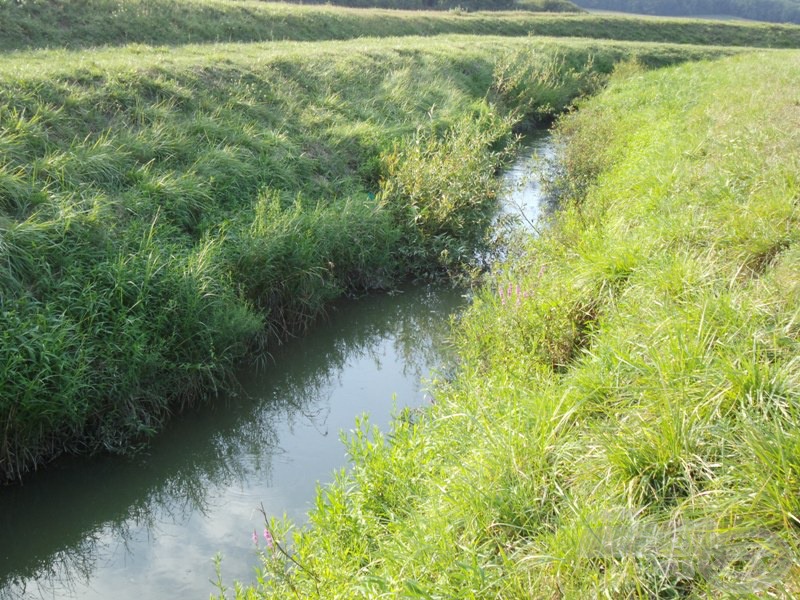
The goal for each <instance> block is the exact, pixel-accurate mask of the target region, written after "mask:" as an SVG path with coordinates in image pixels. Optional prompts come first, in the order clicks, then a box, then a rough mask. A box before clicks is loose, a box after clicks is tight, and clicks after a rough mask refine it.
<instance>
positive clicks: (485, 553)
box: [223, 53, 800, 598]
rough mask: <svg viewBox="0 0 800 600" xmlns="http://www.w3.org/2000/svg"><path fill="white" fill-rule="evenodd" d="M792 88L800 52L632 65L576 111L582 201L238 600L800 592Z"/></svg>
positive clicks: (534, 248) (365, 433)
mask: <svg viewBox="0 0 800 600" xmlns="http://www.w3.org/2000/svg"><path fill="white" fill-rule="evenodd" d="M799 82H800V63H798V60H797V56H796V55H795V54H794V53H780V54H763V53H762V54H754V55H747V56H738V57H733V58H727V59H724V60H720V61H718V62H702V63H693V64H687V65H682V66H679V67H675V68H670V69H664V70H659V71H652V72H645V71H644V70H642V69H641V68H638V67H637V66H636V65H626V66H625V67H624V68H621V69H619V70H618V72H617V74H616V75H615V76H614V78H613V79H612V83H611V84H610V85H609V86H608V88H607V89H605V90H604V91H603V92H601V93H600V94H599V95H598V96H597V97H596V98H593V99H590V100H588V101H585V102H582V103H581V105H580V108H579V110H577V111H575V112H574V113H572V114H571V115H569V116H568V117H566V118H564V119H563V121H562V122H561V124H560V125H559V131H561V132H562V135H563V136H564V142H565V143H566V147H567V154H566V156H567V158H568V162H567V173H566V178H567V180H569V179H570V178H571V177H572V176H573V175H575V176H577V177H578V180H579V182H580V185H576V186H570V185H567V186H564V188H563V189H566V190H574V195H573V196H572V197H565V198H564V200H563V209H562V211H561V212H560V213H559V214H558V216H556V217H555V218H554V220H553V223H552V224H551V227H550V228H549V230H548V232H547V233H545V234H544V235H543V236H542V237H541V238H540V239H538V240H530V241H529V242H528V244H527V245H526V246H525V247H524V248H519V249H517V250H518V251H517V252H516V253H515V257H514V258H511V259H510V262H509V263H508V264H505V265H503V267H502V269H498V270H497V271H496V273H495V275H494V277H493V279H492V281H491V282H490V283H489V284H488V285H487V286H486V288H485V289H484V291H483V292H482V293H481V294H480V296H479V297H478V298H477V300H476V301H475V303H474V306H473V307H472V309H471V311H470V313H469V314H468V315H467V317H466V318H465V319H464V320H463V321H462V322H461V323H460V324H459V325H458V329H457V331H458V349H459V354H460V357H461V361H460V366H459V371H458V374H457V375H456V376H455V378H454V379H452V380H450V381H440V382H438V383H437V386H436V388H435V391H434V397H435V401H434V404H433V405H432V406H431V407H430V408H429V410H427V411H425V412H424V413H423V414H416V413H415V414H413V415H412V414H409V413H404V414H401V415H400V416H399V418H398V419H397V420H396V421H395V423H394V424H393V426H392V429H391V431H389V432H386V433H381V432H380V431H377V430H374V429H372V428H370V426H369V425H368V423H366V422H365V421H359V422H358V423H357V424H356V428H355V430H354V431H353V432H351V434H350V435H349V436H348V437H347V448H348V451H349V453H350V456H351V458H352V461H353V467H352V471H351V472H349V473H341V474H340V475H339V476H338V478H337V480H336V482H335V483H334V484H333V485H331V486H330V487H329V488H325V489H323V490H320V493H319V495H318V500H317V504H316V507H315V509H314V511H312V513H311V516H310V524H309V525H308V526H307V527H304V528H302V529H297V528H295V527H293V526H292V525H291V524H290V523H287V522H284V521H282V520H281V519H280V518H272V519H271V520H269V521H268V523H267V526H268V527H269V528H270V529H271V531H272V534H273V536H274V537H275V539H276V540H277V541H278V543H279V546H274V547H273V548H272V549H264V550H263V551H262V561H263V564H262V568H263V570H262V576H261V577H259V579H258V583H257V584H255V585H254V586H252V587H249V588H244V589H241V588H240V589H237V590H236V591H235V592H234V594H233V595H235V596H236V597H247V598H268V597H269V598H271V597H284V596H290V597H292V596H295V597H303V598H317V597H320V598H375V597H411V598H453V597H457V598H487V597H492V598H541V597H553V596H557V597H567V598H585V597H609V598H683V597H685V598H706V597H785V598H792V597H796V596H797V593H798V585H799V584H798V580H797V561H798V556H799V555H798V546H799V544H798V542H800V537H799V536H798V521H797V519H798V510H800V508H799V507H798V506H797V504H798V503H797V493H796V491H797V490H796V487H797V476H798V436H797V430H798V425H799V424H800V423H799V422H798V400H799V399H800V379H799V378H798V373H800V371H798V350H799V349H800V348H799V347H798V340H799V339H800V338H798V323H800V321H799V320H798V317H800V313H799V312H798V311H799V310H800V309H799V308H798V307H799V306H800V303H798V300H800V297H799V296H798V292H799V290H800V287H798V277H797V273H798V272H800V262H798V261H799V260H800V252H798V247H799V246H798V245H799V244H800V227H798V225H800V223H799V221H798V219H799V218H800V213H798V208H799V207H798V200H797V199H798V191H800V180H798V175H797V174H798V169H797V166H798V157H800V136H799V135H798V129H797V127H796V126H795V125H796V119H797V111H796V106H795V96H794V94H793V93H792V92H791V90H793V89H795V88H796V87H797V85H798V83H799ZM598 140H599V141H601V142H602V152H601V153H600V155H599V156H596V155H595V153H594V152H593V151H592V149H593V148H594V149H597V148H599V146H598V144H597V141H598ZM290 540H291V541H290ZM287 554H290V555H291V560H289V559H288V558H287ZM223 567H224V564H223ZM223 572H224V568H223Z"/></svg>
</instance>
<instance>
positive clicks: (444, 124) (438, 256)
mask: <svg viewBox="0 0 800 600" xmlns="http://www.w3.org/2000/svg"><path fill="white" fill-rule="evenodd" d="M107 6H110V5H109V4H103V3H102V2H101V0H97V3H95V4H91V3H88V2H79V3H50V2H34V1H31V2H27V3H22V4H21V5H17V4H16V3H9V2H6V3H2V4H0V16H2V18H0V23H2V27H4V30H3V36H2V40H3V43H4V44H6V45H5V46H3V47H2V49H3V51H4V55H3V61H2V62H0V383H2V388H1V389H2V391H1V392H0V480H3V481H11V480H18V479H20V478H23V477H24V476H25V475H26V474H27V473H28V472H29V471H31V470H33V469H36V468H39V467H41V466H42V465H44V464H45V463H47V462H48V461H51V460H52V459H54V458H55V457H57V456H59V455H62V454H65V453H78V454H80V453H93V452H120V453H125V452H129V451H131V450H133V449H136V448H138V447H142V446H143V445H145V444H146V443H147V440H148V439H149V438H150V437H152V436H153V435H154V434H155V433H157V432H158V431H159V430H160V429H161V428H162V426H163V424H164V423H165V422H166V421H167V419H169V418H170V417H171V416H172V415H174V414H176V413H179V412H180V411H181V410H183V409H185V408H186V407H188V406H191V405H194V404H196V403H198V402H206V401H211V400H217V399H218V398H219V397H221V396H222V397H224V394H225V393H227V392H230V391H231V390H235V388H236V381H235V373H236V369H237V368H238V366H240V365H241V364H242V362H243V361H249V362H256V363H258V364H260V365H261V366H262V367H264V368H269V349H270V348H271V347H274V345H275V344H279V343H280V342H281V340H284V339H285V338H286V337H287V336H289V335H300V334H302V333H303V332H305V331H306V330H307V329H308V328H309V327H311V326H313V324H314V322H315V320H316V319H318V318H319V317H320V316H321V315H324V312H325V307H326V306H327V304H328V303H329V302H330V301H331V300H333V299H334V298H336V297H339V296H341V295H345V294H350V295H358V294H362V293H366V292H368V291H371V290H385V289H391V288H393V287H394V286H395V285H397V283H398V282H400V281H403V280H407V279H434V278H442V277H451V278H452V277H458V276H461V275H464V274H469V273H473V272H474V271H475V270H476V269H477V268H479V267H480V266H481V265H476V264H475V262H474V259H475V257H476V256H480V251H481V250H484V249H486V248H487V245H488V244H490V240H489V238H487V236H486V232H487V228H488V226H489V223H490V222H491V220H492V217H493V214H494V210H495V209H496V203H497V195H498V191H499V185H500V184H499V182H498V180H497V178H496V177H495V175H496V174H497V172H498V171H499V170H500V169H502V167H503V165H504V164H505V163H506V161H507V160H508V159H509V158H510V156H511V155H512V154H513V153H514V152H515V150H516V148H517V146H516V144H517V140H516V134H517V133H519V132H524V131H526V130H528V129H530V128H533V127H536V126H542V125H545V124H550V123H552V122H553V121H554V120H557V122H558V125H557V131H558V135H559V136H561V138H560V139H561V140H562V141H563V143H562V145H563V155H562V162H561V163H560V170H558V171H556V172H554V176H553V180H552V182H551V185H552V188H553V190H554V191H557V192H558V194H559V195H560V197H561V203H562V204H561V210H560V211H559V212H558V213H557V216H556V217H554V219H553V222H552V224H551V225H550V227H549V230H548V232H547V233H546V235H544V236H542V237H541V238H539V239H535V240H534V239H526V240H522V239H520V240H519V241H518V242H517V244H516V246H514V250H515V251H514V253H513V254H512V256H511V257H510V258H509V260H508V262H507V263H506V264H504V265H502V266H500V267H498V268H496V269H495V270H493V272H492V274H491V275H489V276H488V277H489V279H488V281H487V282H486V283H485V285H484V287H483V288H482V291H480V292H477V297H476V300H475V302H474V306H473V307H472V308H471V310H470V312H469V313H468V315H467V316H466V317H465V318H464V319H463V321H462V322H460V323H459V324H458V326H457V328H456V330H455V331H456V333H455V335H456V338H457V339H456V344H457V347H458V350H459V355H460V357H461V359H460V363H459V365H458V370H457V375H456V376H455V377H454V378H453V379H449V380H446V381H445V380H443V381H439V382H438V383H437V384H436V388H435V403H434V404H433V405H432V406H431V407H430V408H429V409H428V410H425V411H421V412H414V413H410V412H406V413H403V414H401V415H400V416H399V417H398V419H397V420H396V421H395V423H394V425H393V427H392V430H391V431H390V432H385V433H381V432H379V431H377V430H374V429H372V428H371V427H370V426H369V423H368V420H367V419H360V420H359V422H358V424H357V427H356V431H355V432H354V433H353V434H352V435H351V436H349V438H348V439H347V441H346V443H347V448H348V451H349V453H350V456H351V459H352V462H353V468H352V470H351V471H350V472H349V473H344V472H342V473H340V474H339V475H338V476H337V479H336V481H335V482H334V484H333V485H331V486H330V487H328V488H324V489H321V490H320V492H319V496H318V500H317V506H316V508H315V510H314V511H313V512H312V514H311V517H310V523H309V525H308V527H306V528H304V529H302V530H300V529H297V528H295V527H294V526H293V525H292V524H291V523H288V522H285V521H283V520H282V519H281V518H280V515H266V517H267V521H266V523H265V524H266V526H267V533H268V538H269V544H267V543H266V542H264V544H265V545H264V546H263V556H262V559H263V572H262V576H261V577H260V579H259V581H258V583H257V584H256V586H254V587H251V588H247V589H245V588H242V587H237V589H236V590H235V591H233V594H234V595H236V596H237V597H247V598H258V597H283V596H290V597H292V596H294V597H302V598H314V597H320V598H326V599H329V598H357V597H369V598H376V597H398V596H400V597H419V598H446V597H458V598H478V597H496V598H520V597H544V596H550V595H553V594H554V593H555V592H554V590H557V594H558V595H561V596H566V597H586V596H602V595H605V596H607V597H614V598H617V597H704V596H711V595H720V594H723V595H724V594H728V593H730V594H733V593H745V594H756V593H762V594H769V595H772V596H781V595H785V596H791V595H792V594H793V593H795V592H796V591H797V583H796V568H795V563H796V560H797V542H798V538H797V534H796V530H797V523H798V517H797V515H798V514H800V512H798V511H800V507H798V506H796V504H797V502H796V494H795V492H796V483H797V480H798V468H797V454H798V448H800V442H799V441H798V436H797V433H796V432H797V430H798V427H797V425H798V420H799V419H800V416H798V414H797V406H796V404H797V399H798V385H799V384H800V382H798V375H797V374H798V368H797V367H798V363H797V356H798V351H797V350H798V330H797V323H798V313H797V310H798V309H797V307H798V305H800V302H798V287H797V277H796V273H797V272H798V261H800V258H798V252H797V242H798V226H797V225H798V223H797V218H798V214H797V211H798V204H797V198H798V181H797V173H798V169H797V167H798V164H797V161H798V158H797V157H798V142H799V141H800V140H798V137H797V133H796V132H797V131H798V130H799V129H798V127H797V125H798V123H797V103H798V98H797V94H796V93H795V90H796V89H797V85H798V82H799V80H800V65H799V64H798V60H797V54H796V52H791V51H762V52H758V53H754V52H752V51H751V50H747V51H746V52H745V50H746V49H745V48H742V46H748V47H752V46H768V47H771V46H787V47H797V46H798V45H800V39H799V38H798V31H800V29H798V28H796V27H791V26H765V25H750V24H739V23H725V24H722V23H716V24H715V23H707V22H700V21H683V20H682V21H675V20H662V19H641V20H637V19H632V18H625V17H614V18H606V17H602V18H601V17H592V16H586V15H579V14H576V15H565V14H559V15H543V14H528V13H519V14H517V13H513V14H512V13H498V14H493V15H487V14H483V13H475V14H473V13H466V12H462V11H452V12H437V13H435V14H424V13H419V12H413V11H410V12H402V13H400V12H393V11H380V10H366V11H359V10H354V9H341V8H332V7H321V6H311V7H304V6H283V5H273V4H266V3H257V2H249V1H243V2H236V3H223V2H220V1H218V0H204V1H203V2H200V1H199V0H198V2H194V3H190V2H188V1H185V2H175V3H163V2H162V3H160V4H159V3H158V2H156V0H152V1H150V2H144V0H142V2H139V3H137V2H131V3H125V4H118V5H115V6H116V7H117V10H118V12H114V11H111V12H108V11H102V10H96V9H97V8H98V7H99V8H102V7H107ZM93 7H94V9H95V10H92V8H93ZM52 10H61V11H63V14H61V15H60V16H55V17H54V15H53V13H52V12H48V11H52ZM3 11H6V12H3ZM8 11H17V12H8ZM70 11H77V12H70ZM81 11H83V12H81ZM6 17H8V18H6ZM12 17H13V18H12ZM201 23H202V25H201ZM37 24H38V25H37ZM54 24H57V25H58V26H55V25H54ZM267 25H269V28H268V27H267ZM381 27H385V29H381ZM365 32H368V33H369V35H370V36H374V37H369V38H365V37H361V36H363V35H364V34H365ZM389 33H392V34H393V35H394V36H396V37H379V36H384V35H387V34H389ZM453 33H460V34H461V35H452V34H453ZM442 34H448V35H442ZM544 34H547V35H549V36H568V37H567V38H559V37H542V36H543V35H544ZM580 37H584V38H587V39H578V38H580ZM609 37H618V38H620V39H619V40H615V39H607V38H609ZM339 38H341V41H335V40H337V39H339ZM355 38H357V39H355ZM588 38H591V39H588ZM594 38H597V39H594ZM601 38H602V39H601ZM287 39H289V40H292V39H293V40H296V41H285V40H287ZM272 40H284V41H272ZM304 40H323V41H304ZM632 40H633V41H632ZM666 41H669V42H672V43H665V42H666ZM222 42H225V43H222ZM693 42H701V43H703V44H704V45H693ZM737 46H738V47H737ZM47 48H49V49H47ZM676 540H677V541H676ZM696 548H700V549H701V550H700V551H695V550H694V549H696ZM731 548H732V549H733V550H730V549H731ZM223 574H224V565H223ZM222 588H224V586H222V585H221V590H220V592H221V594H222V595H223V596H224V595H227V592H225V590H224V589H222Z"/></svg>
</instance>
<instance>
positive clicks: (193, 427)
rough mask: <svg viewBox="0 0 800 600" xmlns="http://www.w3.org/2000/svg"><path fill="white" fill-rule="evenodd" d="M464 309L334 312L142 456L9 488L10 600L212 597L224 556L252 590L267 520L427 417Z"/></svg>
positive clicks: (542, 149)
mask: <svg viewBox="0 0 800 600" xmlns="http://www.w3.org/2000/svg"><path fill="white" fill-rule="evenodd" d="M549 151H550V149H549V140H548V138H547V137H544V138H541V139H538V140H533V146H532V147H531V148H530V149H529V150H526V152H525V153H524V155H523V157H522V158H521V159H520V161H519V162H518V163H517V165H515V166H514V168H512V169H511V170H510V171H509V173H508V174H507V175H506V176H505V181H506V184H507V186H508V187H509V190H510V192H509V194H508V197H507V199H506V210H507V211H509V212H512V213H513V212H514V211H516V210H517V207H518V206H519V208H521V209H522V210H523V215H524V217H523V221H526V222H528V221H529V222H530V223H531V224H534V223H535V222H536V220H537V219H538V215H539V202H540V198H541V194H540V191H539V188H538V183H537V181H536V179H535V178H531V177H530V171H529V169H530V161H529V160H528V158H527V157H529V156H530V154H531V153H532V152H536V153H538V154H546V153H547V152H549ZM467 302H468V300H467V299H466V298H465V297H464V296H463V295H462V294H461V293H460V292H459V291H458V290H453V289H449V288H432V287H408V288H406V289H403V290H401V291H400V292H399V293H396V294H392V295H375V296H371V297H367V298H363V299H360V300H357V301H343V302H340V303H337V304H336V305H335V306H334V307H332V309H331V311H330V315H329V318H328V319H327V320H325V322H323V323H321V324H320V325H318V326H317V327H315V329H314V331H313V332H312V333H311V334H310V335H308V336H307V337H304V338H302V339H295V340H291V341H290V342H289V343H287V344H285V345H284V346H283V347H282V348H281V349H280V350H279V351H278V352H276V353H275V355H274V364H271V365H270V367H269V368H268V370H267V373H265V374H263V375H252V376H249V377H247V380H246V381H245V392H243V393H242V394H240V395H239V396H238V397H236V398H232V399H231V400H230V401H229V402H227V403H226V404H225V405H223V406H219V405H218V406H209V407H206V408H204V409H202V410H199V411H195V412H191V413H189V414H186V415H183V416H182V417H181V418H180V419H176V420H175V421H174V423H172V425H171V426H170V427H169V428H168V430H167V431H165V432H164V433H163V434H162V435H159V436H158V438H157V439H156V440H155V441H154V443H153V444H152V445H151V446H150V447H149V448H148V449H147V450H146V451H145V452H143V453H141V454H139V455H137V456H134V457H131V458H119V457H99V458H96V459H91V460H87V459H81V460H63V461H60V462H58V463H57V464H55V465H53V466H52V467H50V468H48V469H46V470H44V471H43V472H41V473H37V474H34V475H33V476H30V477H28V478H27V479H26V480H25V483H24V485H22V486H16V487H14V486H12V487H7V488H0V599H6V598H26V599H27V598H58V599H60V600H61V599H66V600H69V599H76V600H77V599H94V598H97V599H100V598H103V599H106V598H114V600H126V599H128V598H130V599H134V598H136V599H140V598H149V599H158V598H208V596H209V594H212V593H214V592H215V588H214V586H213V585H212V584H211V582H210V580H211V579H214V578H215V573H214V566H213V562H212V559H213V557H214V555H215V554H216V553H217V552H219V553H221V555H222V557H223V561H222V573H223V579H224V581H225V582H226V584H230V583H231V582H233V581H234V580H239V581H242V582H249V581H252V580H253V569H254V567H255V566H256V565H257V557H256V554H255V551H254V548H253V544H252V541H251V535H252V531H253V529H254V528H258V527H259V525H260V522H261V515H260V514H258V512H257V510H256V509H257V508H258V507H259V506H260V505H261V504H262V503H263V505H264V507H265V509H266V510H267V512H269V513H271V514H275V515H282V514H284V513H285V514H286V515H288V516H289V517H291V518H293V519H294V520H295V521H297V522H303V521H304V520H305V515H306V512H307V510H308V509H309V508H310V506H311V503H312V502H313V499H314V497H315V490H316V485H317V483H318V482H320V483H325V482H327V481H330V479H331V475H332V473H333V472H334V471H335V470H337V469H341V468H343V467H345V466H346V464H347V458H346V456H345V453H344V447H343V446H342V444H341V441H340V440H339V432H340V431H349V430H351V429H352V428H353V426H354V421H355V416H356V415H359V414H362V413H365V412H366V413H369V415H370V422H372V423H374V424H377V425H379V426H381V427H384V428H385V426H386V425H387V424H388V423H389V421H390V419H391V415H392V414H393V413H394V412H395V411H396V410H397V409H399V408H400V407H404V406H412V407H413V406H419V405H423V404H425V403H426V401H427V400H426V393H425V386H424V384H423V383H422V382H423V380H424V379H426V378H429V377H430V376H431V373H432V372H433V371H435V370H436V369H437V368H440V367H442V365H446V364H447V357H446V344H445V343H444V342H445V340H446V334H447V330H448V323H449V319H450V317H451V315H453V314H455V313H457V312H458V311H460V310H461V309H463V308H464V307H465V305H466V303H467Z"/></svg>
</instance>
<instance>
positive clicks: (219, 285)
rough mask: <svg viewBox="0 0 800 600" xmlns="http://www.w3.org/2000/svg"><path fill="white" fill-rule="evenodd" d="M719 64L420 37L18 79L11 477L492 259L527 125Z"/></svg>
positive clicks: (2, 117) (5, 218) (10, 239)
mask: <svg viewBox="0 0 800 600" xmlns="http://www.w3.org/2000/svg"><path fill="white" fill-rule="evenodd" d="M708 52H709V51H708V50H705V49H701V48H688V47H686V48H678V47H676V46H655V45H643V46H636V45H630V44H616V45H607V46H603V47H598V46H597V45H596V44H592V43H581V42H573V43H569V44H554V43H552V42H535V41H531V40H525V39H518V40H513V39H509V38H438V39H436V40H435V41H432V40H430V39H421V38H417V39H387V40H383V41H380V40H371V41H360V42H348V43H333V42H330V43H319V44H299V43H298V44H291V43H284V44H265V45H230V46H212V47H206V46H193V47H184V48H181V49H180V50H179V51H175V50H167V49H163V48H162V49H151V48H144V47H134V48H127V49H124V50H119V49H107V50H102V51H92V52H88V51H84V52H77V53H75V52H67V51H58V52H39V53H31V54H24V53H18V54H15V55H14V56H13V57H6V58H5V59H4V60H3V62H2V64H0V100H1V104H0V106H2V108H0V148H1V149H2V163H1V164H0V190H1V191H2V195H0V265H2V270H0V336H2V343H1V344H0V382H2V387H1V388H0V389H2V392H1V393H0V478H6V477H16V476H19V475H20V474H21V473H24V471H25V470H26V469H30V468H33V467H34V466H36V465H37V464H40V463H41V462H42V461H45V460H47V459H49V458H51V457H53V456H55V455H57V454H59V453H62V452H64V451H70V452H85V451H93V450H97V449H108V450H115V451H117V450H125V449H127V448H128V447H129V446H130V444H131V443H134V442H137V441H140V440H142V439H144V438H146V437H147V436H148V435H151V434H152V433H153V432H154V431H156V430H158V429H159V427H160V426H161V424H162V423H163V421H164V419H165V418H166V417H167V415H168V414H170V413H171V412H174V411H177V410H180V408H181V407H182V406H184V405H185V404H186V403H191V402H194V401H196V400H198V399H200V398H205V397H208V396H210V395H212V394H214V393H215V392H216V391H217V390H219V389H221V388H224V387H225V386H226V385H227V383H228V378H229V376H230V374H231V372H232V368H233V366H234V364H235V362H236V361H237V360H239V359H240V358H241V357H242V356H244V355H245V354H246V353H247V352H248V349H249V351H252V350H253V348H254V346H255V347H256V348H257V349H259V348H260V349H263V348H264V346H265V345H266V344H268V343H270V342H271V341H272V342H274V341H275V340H276V339H279V338H280V336H281V335H283V334H284V333H285V332H286V331H287V330H297V329H298V328H302V327H304V326H305V325H307V324H308V323H309V322H310V321H311V320H312V319H313V318H314V317H315V316H316V315H318V314H319V313H320V311H321V310H322V309H323V307H324V305H325V303H326V302H327V301H329V300H330V299H332V298H334V297H336V296H337V295H339V294H342V293H344V292H347V291H353V290H363V289H369V288H372V287H382V286H387V285H391V284H392V282H394V281H396V280H397V278H400V277H403V276H405V275H407V274H412V275H415V276H420V275H422V274H425V273H429V272H431V271H436V270H441V269H449V268H453V267H454V266H456V265H457V264H458V263H459V262H461V261H462V260H464V259H467V258H469V257H470V256H473V254H472V252H473V248H474V247H475V246H476V245H477V246H479V245H480V244H482V243H483V239H482V235H481V232H482V230H483V229H484V227H485V225H486V223H487V221H488V219H490V218H491V210H492V207H493V204H494V198H495V196H496V188H497V185H498V183H497V182H496V181H495V179H494V177H493V174H494V172H495V169H496V168H497V166H498V164H499V163H500V162H501V161H502V159H503V155H502V149H503V148H504V147H505V146H506V145H507V143H508V141H509V139H510V127H511V125H512V124H513V123H514V122H516V120H518V119H520V118H523V119H534V118H544V117H547V116H548V115H552V114H553V112H554V111H559V110H562V109H563V108H564V106H566V104H568V103H569V102H570V101H571V99H572V98H574V97H576V96H577V95H579V94H580V93H582V92H584V91H587V90H589V89H592V88H593V87H594V86H596V85H597V84H598V82H599V81H600V79H602V77H603V74H604V73H607V72H608V71H610V69H611V68H612V66H613V64H614V63H615V62H616V61H619V60H622V59H624V58H626V57H630V56H639V57H641V59H642V60H645V61H651V62H653V63H655V64H660V63H664V62H671V61H675V60H685V59H688V58H698V57H701V56H704V55H708ZM512 115H514V116H513V117H512ZM465 166H466V167H467V168H465ZM443 190H444V191H443ZM453 190H458V193H457V194H454V193H453ZM445 191H447V193H445ZM376 194H377V195H378V197H377V198H376Z"/></svg>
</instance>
